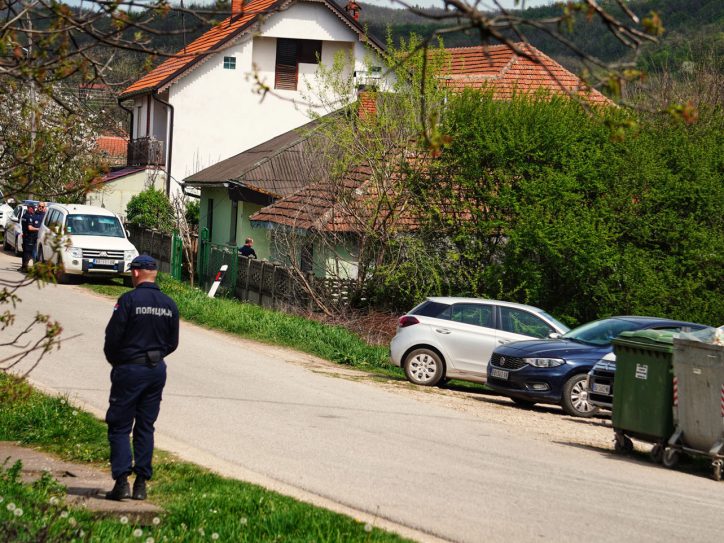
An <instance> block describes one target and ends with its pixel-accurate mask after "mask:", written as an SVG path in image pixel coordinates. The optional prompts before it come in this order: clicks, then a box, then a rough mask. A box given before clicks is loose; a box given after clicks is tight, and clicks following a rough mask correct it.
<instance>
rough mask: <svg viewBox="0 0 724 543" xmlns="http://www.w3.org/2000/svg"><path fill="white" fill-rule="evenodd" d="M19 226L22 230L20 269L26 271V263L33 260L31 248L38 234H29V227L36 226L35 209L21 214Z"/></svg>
mask: <svg viewBox="0 0 724 543" xmlns="http://www.w3.org/2000/svg"><path fill="white" fill-rule="evenodd" d="M20 225H21V227H22V229H23V263H22V269H23V270H25V269H27V266H28V262H30V259H32V258H33V247H35V244H36V243H37V241H38V233H37V232H31V231H30V226H31V225H32V226H35V227H36V228H38V226H36V222H35V209H33V212H32V213H31V212H30V208H28V209H26V210H25V213H23V218H22V220H21V221H20Z"/></svg>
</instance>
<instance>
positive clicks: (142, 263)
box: [131, 255, 158, 270]
mask: <svg viewBox="0 0 724 543" xmlns="http://www.w3.org/2000/svg"><path fill="white" fill-rule="evenodd" d="M131 269H132V270H157V269H158V265H157V264H156V261H155V260H154V258H153V257H151V256H148V255H139V256H137V257H136V258H134V259H133V260H132V261H131Z"/></svg>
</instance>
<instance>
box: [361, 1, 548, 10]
mask: <svg viewBox="0 0 724 543" xmlns="http://www.w3.org/2000/svg"><path fill="white" fill-rule="evenodd" d="M405 1H406V2H408V3H409V4H411V5H418V6H421V7H425V8H429V7H440V8H441V7H443V5H444V3H443V0H405ZM468 1H470V0H468ZM554 1H556V0H525V7H527V8H534V7H538V6H545V5H547V4H552V3H554ZM558 1H560V0H558ZM362 2H363V3H364V2H366V3H369V4H375V5H376V6H383V7H393V8H399V7H400V4H398V3H396V2H393V1H391V0H362ZM498 3H499V4H500V5H501V6H502V7H503V8H518V9H520V8H521V7H522V1H519V2H518V3H517V4H516V2H515V0H498ZM478 9H480V10H481V11H488V10H490V11H493V10H495V9H496V6H495V3H494V2H493V1H492V0H481V2H480V6H479V7H478Z"/></svg>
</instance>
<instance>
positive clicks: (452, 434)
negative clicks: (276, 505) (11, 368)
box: [0, 254, 724, 543]
mask: <svg viewBox="0 0 724 543" xmlns="http://www.w3.org/2000/svg"><path fill="white" fill-rule="evenodd" d="M17 267H18V260H17V259H16V258H15V257H11V256H9V255H7V254H2V255H0V279H12V278H16V277H20V275H19V274H18V273H17V272H16V271H15V270H16V269H17ZM21 297H22V299H23V301H22V303H21V304H20V305H19V306H18V309H17V314H18V323H17V324H16V327H18V326H20V325H21V324H23V323H24V322H26V321H27V320H28V319H29V318H32V316H33V315H34V314H35V312H36V311H45V312H48V313H51V314H52V315H53V316H54V317H55V318H57V319H59V320H60V321H61V322H62V324H63V326H64V329H65V332H64V334H65V336H66V337H70V336H74V335H79V337H77V338H75V339H71V340H69V341H67V342H66V343H65V344H64V345H63V347H62V349H61V350H59V351H57V352H54V353H52V355H50V356H48V357H47V359H45V360H44V361H43V362H42V364H41V365H40V366H39V367H38V368H37V369H36V370H35V371H34V372H33V374H32V379H33V381H34V382H36V383H37V384H39V385H40V386H42V387H44V388H46V389H50V390H54V391H58V392H62V393H67V394H69V395H70V396H71V397H73V398H77V400H78V401H79V402H82V404H83V405H85V406H88V407H89V408H90V409H92V410H94V411H95V412H97V413H102V412H103V410H104V409H105V407H106V405H107V400H108V391H109V366H108V365H107V364H106V362H105V360H104V358H103V352H102V344H103V332H104V328H105V325H106V322H107V321H108V318H109V317H110V314H111V311H112V308H113V303H114V302H113V301H112V300H109V299H106V298H102V297H100V296H96V295H94V294H92V293H90V292H88V291H87V290H84V289H82V288H81V287H79V286H49V287H46V288H43V289H37V288H35V287H31V288H27V289H24V290H23V291H22V292H21ZM8 337H9V332H8V331H5V332H3V339H2V341H5V340H6V338H8ZM6 352H7V348H5V349H3V350H2V351H0V355H1V354H3V353H6ZM168 365H169V378H168V384H167V387H166V390H165V394H164V401H163V404H162V408H161V416H160V418H159V420H158V423H157V438H158V439H157V443H158V445H159V446H162V447H164V448H165V449H167V450H171V451H173V452H176V453H178V454H180V455H181V456H182V457H184V458H188V459H191V460H194V461H197V462H199V463H202V464H204V465H206V466H208V467H210V468H213V469H215V470H217V471H219V472H221V473H224V474H228V475H232V476H236V477H239V478H243V479H246V480H249V481H252V482H257V483H261V484H264V485H266V486H267V487H270V488H273V489H276V490H280V491H282V492H285V493H288V494H290V495H293V496H297V497H301V498H303V499H306V500H309V501H313V502H315V503H319V504H322V505H326V506H329V507H331V508H334V509H337V510H340V511H343V512H348V513H351V514H354V515H355V516H357V517H358V518H361V519H365V520H368V521H374V522H375V524H376V525H379V526H383V527H387V528H391V529H395V530H398V531H399V532H401V533H403V534H405V535H408V536H411V537H414V538H416V539H418V540H436V539H438V538H439V539H443V540H448V541H465V542H481V541H492V542H496V541H533V540H540V541H556V542H563V541H577V542H578V541H612V542H613V541H615V542H617V543H618V542H620V541H664V540H672V541H673V540H677V539H680V540H682V541H683V540H686V541H714V540H718V539H720V538H721V527H720V524H721V518H722V514H723V513H724V483H716V482H714V481H712V480H709V479H707V478H705V477H701V476H697V475H692V474H690V473H682V472H677V471H670V470H665V469H662V468H660V467H656V466H654V465H648V464H646V463H643V462H640V461H635V460H630V459H625V458H619V457H615V456H613V455H609V454H601V452H597V451H593V450H589V449H586V448H583V447H575V446H570V445H566V444H560V443H555V442H550V443H549V442H541V441H540V440H534V439H532V438H530V437H529V436H526V435H518V434H516V432H515V429H511V428H507V427H505V426H503V425H501V424H499V423H492V422H488V421H486V420H483V419H480V418H476V417H474V416H471V415H470V414H469V413H468V414H466V413H464V412H462V413H461V412H459V411H456V410H453V409H449V408H447V407H445V405H444V404H443V402H436V400H435V398H434V397H433V396H430V395H427V397H426V400H425V401H419V400H417V399H415V398H414V397H411V396H410V395H408V394H396V393H395V392H394V391H390V390H388V389H386V388H384V387H381V386H379V385H377V384H375V383H373V382H369V381H365V380H355V379H353V378H350V377H349V376H346V377H344V376H338V375H334V374H330V373H329V372H324V371H317V370H315V367H318V366H319V365H318V364H316V366H315V363H314V361H313V359H311V357H308V356H306V355H301V354H299V353H294V352H291V351H286V350H282V349H278V348H274V347H269V346H265V345H261V344H258V343H254V342H249V341H243V340H238V339H235V338H232V337H229V336H227V335H224V334H220V333H216V332H212V331H208V330H205V329H202V328H200V327H197V326H194V325H191V324H188V323H183V324H182V328H181V344H180V347H179V349H178V351H177V352H176V353H174V354H173V355H171V356H170V357H169V358H168ZM511 430H512V431H511Z"/></svg>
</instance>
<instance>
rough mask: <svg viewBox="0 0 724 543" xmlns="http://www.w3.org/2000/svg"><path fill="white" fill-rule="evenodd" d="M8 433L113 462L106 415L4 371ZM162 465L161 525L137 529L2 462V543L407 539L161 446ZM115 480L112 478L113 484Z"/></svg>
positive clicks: (0, 434) (157, 495) (154, 494)
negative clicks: (24, 478)
mask: <svg viewBox="0 0 724 543" xmlns="http://www.w3.org/2000/svg"><path fill="white" fill-rule="evenodd" d="M0 440H9V441H19V442H21V443H23V444H25V445H28V446H33V447H37V448H40V449H43V450H47V451H50V452H54V453H57V454H58V455H59V456H61V457H62V458H64V459H66V460H71V461H79V462H88V463H92V464H96V465H98V466H106V465H107V461H106V459H107V458H108V443H107V440H106V427H105V425H104V424H103V423H102V422H100V421H99V420H97V419H95V418H94V417H92V416H91V415H89V414H88V413H85V412H83V411H80V410H78V409H76V408H74V407H73V406H72V405H70V404H69V403H68V401H67V399H66V398H62V397H50V396H47V395H45V394H41V393H39V392H37V391H34V390H33V389H31V388H30V386H29V385H27V384H26V383H25V382H22V381H17V380H15V379H13V378H10V377H8V376H7V375H5V374H3V373H0ZM154 466H155V476H154V480H153V481H152V482H151V483H150V484H149V499H150V500H151V501H153V502H154V503H156V504H158V505H161V506H162V507H164V508H165V510H166V513H164V514H163V515H160V516H159V517H158V524H154V525H151V526H136V525H133V523H132V522H127V523H124V522H123V519H122V518H106V519H98V518H94V517H93V516H92V515H91V514H90V513H88V512H87V511H85V510H83V509H74V508H72V507H69V506H67V505H66V504H65V503H64V500H63V497H64V493H63V489H62V488H61V487H60V486H59V485H58V484H57V483H55V482H54V481H53V480H52V479H51V478H50V477H48V476H44V477H42V478H41V479H40V480H39V481H38V482H36V483H35V484H33V485H27V484H22V483H21V482H20V480H19V469H20V466H19V465H17V464H15V465H9V464H7V463H5V465H3V463H2V460H0V541H18V542H23V541H28V542H30V541H46V542H68V541H73V540H75V541H93V542H107V541H113V542H124V541H129V542H130V541H134V542H139V541H140V542H146V541H148V542H149V543H151V541H150V539H149V538H153V542H154V543H160V542H163V541H168V542H187V541H189V542H195V541H199V542H200V541H215V540H218V541H227V542H229V541H234V542H236V541H244V542H246V541H249V542H252V541H264V542H267V541H285V542H286V541H289V542H297V541H299V542H302V541H304V542H308V541H315V542H317V541H319V542H347V541H350V542H395V541H405V540H404V539H402V538H400V537H399V536H397V535H395V534H390V533H388V532H384V531H382V530H379V529H377V528H373V527H371V526H369V525H364V524H362V523H360V522H357V521H355V520H354V519H351V518H349V517H346V516H344V515H340V514H337V513H333V512H331V511H328V510H326V509H322V508H319V507H314V506H311V505H309V504H306V503H303V502H299V501H297V500H294V499H292V498H288V497H286V496H282V495H280V494H277V493H274V492H270V491H267V490H265V489H263V488H261V487H259V486H256V485H252V484H248V483H244V482H240V481H235V480H231V479H226V478H223V477H220V476H218V475H215V474H213V473H211V472H209V471H207V470H205V469H203V468H200V467H198V466H196V465H194V464H190V463H186V462H181V461H178V460H177V459H176V458H174V457H173V456H172V455H170V454H168V453H164V452H162V451H157V452H156V454H155V457H154ZM110 482H111V481H110V476H109V485H108V486H109V487H110V486H111V485H110ZM351 491H353V490H351ZM18 510H20V511H21V512H22V514H18ZM139 530H140V532H139ZM134 532H135V533H134ZM139 534H140V535H139ZM214 534H216V536H214Z"/></svg>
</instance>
